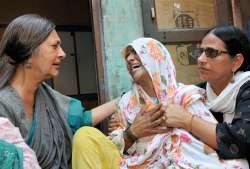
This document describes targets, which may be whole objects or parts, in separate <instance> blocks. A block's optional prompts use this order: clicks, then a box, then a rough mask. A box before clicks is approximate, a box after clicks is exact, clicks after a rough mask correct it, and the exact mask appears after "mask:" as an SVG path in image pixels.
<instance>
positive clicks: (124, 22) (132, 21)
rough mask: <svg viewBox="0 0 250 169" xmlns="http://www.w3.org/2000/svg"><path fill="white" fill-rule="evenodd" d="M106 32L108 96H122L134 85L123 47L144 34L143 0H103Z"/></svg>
mask: <svg viewBox="0 0 250 169" xmlns="http://www.w3.org/2000/svg"><path fill="white" fill-rule="evenodd" d="M101 8H102V16H103V30H104V31H103V34H104V46H105V47H104V53H105V56H104V58H103V59H104V60H103V63H104V77H105V88H106V91H107V95H108V96H107V97H108V98H107V99H111V98H114V97H117V96H119V95H121V93H122V92H125V91H127V90H128V89H129V88H130V86H131V79H130V76H129V75H128V73H127V69H126V64H125V61H124V60H123V58H122V56H121V50H122V49H123V48H124V47H125V46H126V44H127V43H129V42H131V41H132V40H134V39H136V38H138V37H141V36H143V23H142V16H141V14H142V13H141V3H140V0H102V1H101Z"/></svg>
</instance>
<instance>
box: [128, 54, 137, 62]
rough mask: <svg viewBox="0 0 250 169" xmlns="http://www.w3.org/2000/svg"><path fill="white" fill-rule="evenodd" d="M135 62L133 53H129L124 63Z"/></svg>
mask: <svg viewBox="0 0 250 169" xmlns="http://www.w3.org/2000/svg"><path fill="white" fill-rule="evenodd" d="M134 60H135V55H134V54H133V53H130V54H129V55H128V56H127V58H126V61H127V62H128V63H129V62H133V61H134Z"/></svg>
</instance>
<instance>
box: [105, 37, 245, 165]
mask: <svg viewBox="0 0 250 169" xmlns="http://www.w3.org/2000/svg"><path fill="white" fill-rule="evenodd" d="M129 46H132V47H133V48H134V50H135V51H136V53H137V54H138V56H139V58H140V60H141V62H142V64H143V66H144V67H145V68H146V70H147V71H148V73H149V75H150V77H151V79H152V83H153V86H154V90H155V93H156V96H157V99H158V102H159V103H162V104H163V105H164V106H167V105H168V102H169V101H171V102H174V103H177V104H180V105H182V106H185V107H186V108H187V109H188V111H190V112H191V113H193V114H194V115H196V116H199V117H201V118H203V119H204V120H207V121H209V122H213V123H217V122H216V120H215V118H214V117H213V116H212V114H211V113H210V112H209V111H208V109H207V108H206V107H205V105H204V104H203V102H204V97H203V94H204V90H203V89H200V88H198V87H196V86H193V85H181V84H177V82H176V78H175V67H174V64H173V61H172V59H171V56H170V54H169V52H168V51H167V49H166V48H165V47H164V46H163V45H162V44H161V43H160V42H158V41H156V40H154V39H151V38H139V39H136V40H135V41H133V42H132V43H131V44H129ZM126 50H127V48H125V49H124V54H126ZM145 104H146V105H147V106H149V107H150V106H152V105H154V104H155V103H154V101H153V100H152V99H151V98H150V97H149V96H148V95H147V93H146V92H145V91H144V90H143V88H142V87H141V86H140V85H138V84H135V83H134V84H133V86H132V89H131V90H130V91H129V92H127V93H125V94H124V95H123V96H122V98H121V99H120V101H119V102H118V106H119V108H120V111H119V113H120V114H119V116H120V117H121V126H123V127H121V128H119V129H117V130H115V131H113V132H112V133H111V136H110V137H111V139H112V141H113V142H114V143H115V144H116V145H118V147H119V148H120V151H121V152H122V151H123V149H124V140H123V134H122V133H123V131H124V130H125V128H126V127H127V126H128V124H131V123H132V122H133V120H134V118H135V116H136V114H137V113H138V112H139V111H140V109H141V108H142V107H143V106H145ZM127 152H128V155H123V156H122V157H123V158H122V161H121V164H120V168H122V169H126V168H131V169H132V168H133V169H136V168H148V169H149V168H150V169H151V168H157V169H159V168H248V163H247V162H246V160H220V159H219V158H218V155H217V154H216V152H215V151H214V150H213V149H211V148H210V147H209V146H207V145H206V144H204V143H202V142H201V141H199V140H198V139H197V138H195V137H194V136H192V135H191V134H190V133H189V132H187V131H185V130H183V129H177V128H175V129H172V130H171V131H169V132H168V133H165V134H157V135H153V136H149V137H144V138H141V139H139V140H137V141H136V142H135V143H134V144H133V146H131V147H130V148H129V149H128V150H127Z"/></svg>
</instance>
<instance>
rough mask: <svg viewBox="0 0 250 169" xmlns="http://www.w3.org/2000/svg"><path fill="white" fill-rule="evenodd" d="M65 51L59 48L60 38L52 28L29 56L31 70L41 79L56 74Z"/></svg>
mask: <svg viewBox="0 0 250 169" xmlns="http://www.w3.org/2000/svg"><path fill="white" fill-rule="evenodd" d="M64 58H65V53H64V51H63V50H62V48H61V40H60V38H59V36H58V34H57V32H56V31H55V30H54V31H52V32H51V33H50V34H49V36H48V37H47V39H46V40H45V41H44V42H43V43H42V44H41V45H40V46H38V48H37V49H36V50H35V51H34V53H33V54H32V56H31V58H30V62H31V64H32V68H31V69H32V71H34V72H35V73H36V75H38V76H40V77H41V78H42V79H44V80H45V79H48V78H51V77H54V76H56V75H58V73H59V68H60V64H61V62H62V60H63V59H64Z"/></svg>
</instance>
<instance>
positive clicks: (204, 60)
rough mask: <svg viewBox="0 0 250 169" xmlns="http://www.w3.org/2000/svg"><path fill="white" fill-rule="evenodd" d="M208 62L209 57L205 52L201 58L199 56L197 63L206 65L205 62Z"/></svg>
mask: <svg viewBox="0 0 250 169" xmlns="http://www.w3.org/2000/svg"><path fill="white" fill-rule="evenodd" d="M206 61H207V56H206V54H205V52H202V53H201V54H200V56H198V58H197V62H198V63H204V62H206Z"/></svg>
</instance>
